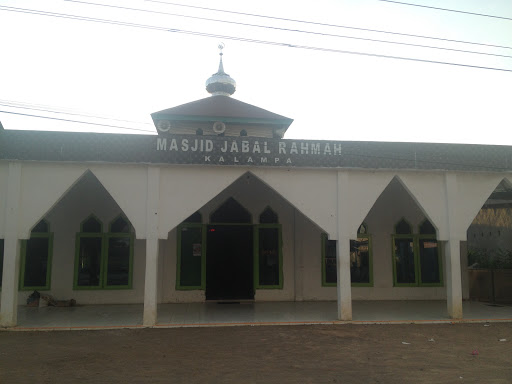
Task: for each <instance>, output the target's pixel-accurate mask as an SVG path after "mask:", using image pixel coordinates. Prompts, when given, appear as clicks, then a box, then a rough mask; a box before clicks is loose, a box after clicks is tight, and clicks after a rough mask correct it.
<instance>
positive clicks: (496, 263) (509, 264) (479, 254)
mask: <svg viewBox="0 0 512 384" xmlns="http://www.w3.org/2000/svg"><path fill="white" fill-rule="evenodd" d="M468 265H469V266H470V267H472V268H477V269H512V250H509V249H501V248H498V249H485V248H470V249H468Z"/></svg>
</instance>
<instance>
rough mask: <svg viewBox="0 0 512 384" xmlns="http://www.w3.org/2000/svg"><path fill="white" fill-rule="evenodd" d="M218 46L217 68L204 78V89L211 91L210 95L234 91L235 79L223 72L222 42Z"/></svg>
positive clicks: (224, 94) (228, 93) (228, 94)
mask: <svg viewBox="0 0 512 384" xmlns="http://www.w3.org/2000/svg"><path fill="white" fill-rule="evenodd" d="M218 48H219V51H220V52H219V56H220V61H219V70H218V71H217V73H214V74H213V75H212V76H211V77H210V78H209V79H208V80H206V90H207V91H208V92H209V93H211V95H212V96H217V95H222V96H231V95H232V94H233V93H235V91H236V81H235V80H233V79H232V78H231V77H230V76H229V75H228V74H227V73H226V72H224V64H223V63H222V55H223V53H222V50H223V49H224V43H220V44H219V45H218Z"/></svg>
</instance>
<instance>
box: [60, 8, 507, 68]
mask: <svg viewBox="0 0 512 384" xmlns="http://www.w3.org/2000/svg"><path fill="white" fill-rule="evenodd" d="M64 1H67V2H72V3H78V4H86V5H94V6H99V7H107V8H116V9H124V10H129V11H137V12H146V13H154V14H160V15H168V16H176V17H184V18H190V19H196V20H204V21H213V22H217V23H226V24H235V25H242V26H246V27H256V28H265V29H273V30H278V31H286V32H297V33H306V34H311V35H319V36H326V37H338V38H344V39H355V40H364V41H371V42H376V43H385V44H398V45H408V46H412V47H420V48H429V49H441V50H445V51H454V52H463V53H471V54H477V55H487V56H498V57H508V58H512V56H510V55H500V54H496V53H487V52H475V51H467V50H463V49H455V48H445V47H436V46H432V45H422V44H413V43H404V42H398V41H389V40H378V39H370V38H365V37H356V36H346V35H336V34H331V33H323V32H314V31H305V30H301V29H289V28H281V27H273V26H268V25H259V24H249V23H242V22H238V21H230V20H219V19H211V18H207V17H199V16H190V15H182V14H177V13H170V12H162V11H153V10H148V9H141V8H130V7H122V6H118V5H110V4H98V3H90V2H87V1H79V0H64Z"/></svg>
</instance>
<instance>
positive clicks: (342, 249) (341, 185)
mask: <svg viewBox="0 0 512 384" xmlns="http://www.w3.org/2000/svg"><path fill="white" fill-rule="evenodd" d="M348 177H349V176H348V173H347V172H338V177H337V182H338V188H337V214H336V217H337V226H338V244H337V247H336V267H337V283H338V284H337V294H338V319H339V320H352V286H351V284H350V235H349V228H350V224H351V223H350V217H348V216H349V215H348V214H347V213H348V207H346V206H345V204H347V203H348V201H347V196H345V194H346V191H347V190H348V183H349V180H348Z"/></svg>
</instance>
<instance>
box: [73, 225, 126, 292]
mask: <svg viewBox="0 0 512 384" xmlns="http://www.w3.org/2000/svg"><path fill="white" fill-rule="evenodd" d="M133 239H134V235H133V229H132V226H131V225H130V222H129V221H128V220H127V219H126V218H125V217H123V216H118V217H117V218H116V219H114V220H113V221H112V222H111V223H110V226H109V232H107V233H103V225H102V223H101V222H100V221H99V220H98V219H97V218H96V217H95V216H93V215H91V216H89V217H88V218H87V219H86V220H85V221H84V222H82V224H81V232H80V233H78V234H77V236H76V255H75V279H74V289H129V288H131V287H132V274H133Z"/></svg>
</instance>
